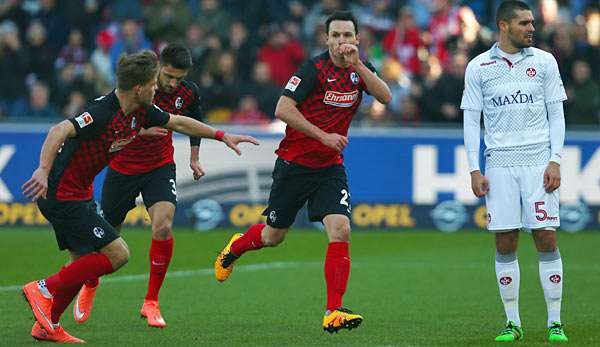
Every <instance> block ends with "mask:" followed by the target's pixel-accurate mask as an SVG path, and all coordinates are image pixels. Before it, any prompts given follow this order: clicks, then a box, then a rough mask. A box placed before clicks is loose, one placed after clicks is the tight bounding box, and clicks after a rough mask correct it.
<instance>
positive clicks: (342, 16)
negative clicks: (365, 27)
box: [325, 11, 358, 35]
mask: <svg viewBox="0 0 600 347" xmlns="http://www.w3.org/2000/svg"><path fill="white" fill-rule="evenodd" d="M334 20H348V21H351V22H352V24H354V34H358V23H357V22H356V18H354V15H353V14H352V12H350V11H336V12H334V13H333V14H332V15H331V16H329V18H327V20H326V21H325V34H327V35H329V24H331V22H333V21H334Z"/></svg>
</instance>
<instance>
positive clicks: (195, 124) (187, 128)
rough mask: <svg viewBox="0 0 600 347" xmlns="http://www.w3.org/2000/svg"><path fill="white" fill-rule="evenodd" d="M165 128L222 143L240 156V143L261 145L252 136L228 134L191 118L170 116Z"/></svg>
mask: <svg viewBox="0 0 600 347" xmlns="http://www.w3.org/2000/svg"><path fill="white" fill-rule="evenodd" d="M164 127H165V128H167V129H170V130H173V131H176V132H178V133H182V134H186V135H188V136H196V137H204V138H211V139H216V140H219V141H222V142H223V143H225V144H226V145H227V147H229V148H231V149H232V150H233V151H234V152H235V153H237V154H238V155H241V154H242V151H240V149H239V148H238V146H237V145H238V144H239V143H242V142H249V143H252V144H254V145H259V143H258V140H256V139H255V138H254V137H252V136H247V135H236V134H226V133H225V132H224V131H221V130H217V129H215V128H213V127H211V126H208V125H207V124H204V123H202V122H199V121H197V120H195V119H192V118H189V117H178V116H175V115H170V117H169V121H168V122H167V123H166V124H165V125H164Z"/></svg>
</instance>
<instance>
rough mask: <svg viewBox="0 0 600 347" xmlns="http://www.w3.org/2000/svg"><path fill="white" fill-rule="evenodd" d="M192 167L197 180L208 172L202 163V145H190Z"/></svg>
mask: <svg viewBox="0 0 600 347" xmlns="http://www.w3.org/2000/svg"><path fill="white" fill-rule="evenodd" d="M190 169H192V174H193V175H194V180H196V181H197V180H199V179H201V178H202V177H203V176H204V175H205V174H206V173H205V172H204V169H203V168H202V165H200V146H190Z"/></svg>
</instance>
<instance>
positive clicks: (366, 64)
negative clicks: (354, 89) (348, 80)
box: [360, 60, 377, 94]
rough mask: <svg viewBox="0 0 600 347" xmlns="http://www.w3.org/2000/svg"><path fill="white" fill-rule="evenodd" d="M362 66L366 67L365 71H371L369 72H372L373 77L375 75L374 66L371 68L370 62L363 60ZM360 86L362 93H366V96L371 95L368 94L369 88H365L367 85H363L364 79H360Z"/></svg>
mask: <svg viewBox="0 0 600 347" xmlns="http://www.w3.org/2000/svg"><path fill="white" fill-rule="evenodd" d="M363 64H365V66H366V67H367V69H369V70H371V72H373V73H374V74H375V75H377V70H376V69H375V66H373V64H371V62H370V61H368V60H365V61H364V62H363ZM360 84H361V87H362V89H363V90H364V91H366V92H367V93H368V94H371V93H369V88H368V87H367V84H366V83H365V80H364V79H362V78H361V80H360Z"/></svg>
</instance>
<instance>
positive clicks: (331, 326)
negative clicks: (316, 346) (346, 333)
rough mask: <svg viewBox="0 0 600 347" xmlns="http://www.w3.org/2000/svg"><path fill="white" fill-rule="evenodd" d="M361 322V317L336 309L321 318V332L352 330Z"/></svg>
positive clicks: (345, 310) (348, 311) (343, 309)
mask: <svg viewBox="0 0 600 347" xmlns="http://www.w3.org/2000/svg"><path fill="white" fill-rule="evenodd" d="M362 321H363V316H361V315H359V314H357V313H354V312H352V311H350V310H348V309H346V308H338V309H337V310H334V311H332V312H329V314H326V315H325V316H324V317H323V330H325V331H327V332H328V333H337V332H338V331H339V330H340V329H348V330H352V329H355V328H358V326H359V325H360V323H362Z"/></svg>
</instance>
